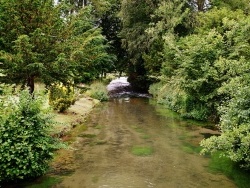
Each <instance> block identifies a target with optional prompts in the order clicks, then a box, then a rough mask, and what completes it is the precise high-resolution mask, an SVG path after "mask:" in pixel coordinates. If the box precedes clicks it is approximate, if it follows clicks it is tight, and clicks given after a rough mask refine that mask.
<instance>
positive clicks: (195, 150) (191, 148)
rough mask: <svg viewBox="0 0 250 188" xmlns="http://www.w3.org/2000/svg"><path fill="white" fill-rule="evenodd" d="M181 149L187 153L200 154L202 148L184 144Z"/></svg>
mask: <svg viewBox="0 0 250 188" xmlns="http://www.w3.org/2000/svg"><path fill="white" fill-rule="evenodd" d="M181 149H182V150H183V151H184V152H186V153H190V154H194V153H200V151H201V149H202V147H201V146H194V145H192V144H190V143H184V144H183V145H182V147H181Z"/></svg>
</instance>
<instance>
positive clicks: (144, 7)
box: [119, 0, 158, 90]
mask: <svg viewBox="0 0 250 188" xmlns="http://www.w3.org/2000/svg"><path fill="white" fill-rule="evenodd" d="M157 4H158V1H153V0H152V1H142V0H140V1H135V0H129V1H125V0H124V1H122V4H121V11H120V13H119V17H120V18H121V20H122V30H121V32H120V37H121V39H122V46H123V48H124V49H126V51H127V55H128V72H129V81H130V82H132V83H131V84H132V86H135V87H137V89H144V90H145V88H147V87H148V84H149V79H148V75H147V71H146V69H145V66H144V60H143V57H142V56H143V54H144V53H146V52H147V37H146V33H145V30H146V29H147V28H148V25H149V23H150V21H151V18H150V15H151V14H152V13H153V11H154V9H155V8H156V7H157Z"/></svg>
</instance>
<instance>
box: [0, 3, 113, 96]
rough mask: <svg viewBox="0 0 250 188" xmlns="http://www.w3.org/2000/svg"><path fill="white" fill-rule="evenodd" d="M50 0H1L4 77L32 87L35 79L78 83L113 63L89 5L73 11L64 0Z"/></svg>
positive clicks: (0, 43)
mask: <svg viewBox="0 0 250 188" xmlns="http://www.w3.org/2000/svg"><path fill="white" fill-rule="evenodd" d="M53 2H54V1H52V0H45V1H44V0H34V1H32V2H30V1H29V0H24V1H22V2H20V1H17V0H13V1H7V0H0V5H1V6H0V20H1V22H0V56H1V58H0V62H1V63H0V66H1V67H0V68H1V72H2V76H1V77H0V78H1V80H2V82H11V83H16V84H22V85H28V86H29V87H30V89H31V90H30V91H31V92H33V90H34V81H35V79H40V80H41V81H43V82H44V83H45V85H46V86H49V85H51V84H53V83H56V82H61V83H64V84H66V83H67V82H69V81H72V82H74V83H79V82H86V81H91V80H93V79H95V78H98V77H99V75H101V74H104V73H106V72H108V71H110V70H111V69H112V68H113V61H114V60H115V59H116V58H115V56H114V54H113V55H110V54H108V53H107V49H108V48H109V45H108V44H107V41H106V39H105V37H104V36H103V35H102V31H101V29H100V28H98V27H96V24H95V21H96V20H95V17H94V16H93V11H92V10H93V9H92V8H91V6H86V7H84V8H83V7H81V8H80V9H79V10H78V11H77V13H76V12H75V13H74V14H72V13H73V12H72V10H73V9H72V7H71V5H70V4H68V3H69V2H68V1H61V2H60V3H59V4H58V5H57V6H54V5H53ZM78 8H79V7H78ZM17 28H18V29H17Z"/></svg>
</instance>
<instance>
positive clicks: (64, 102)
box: [49, 85, 76, 112]
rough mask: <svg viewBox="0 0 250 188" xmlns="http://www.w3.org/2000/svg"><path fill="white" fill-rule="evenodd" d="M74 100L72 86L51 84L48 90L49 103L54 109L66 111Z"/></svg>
mask: <svg viewBox="0 0 250 188" xmlns="http://www.w3.org/2000/svg"><path fill="white" fill-rule="evenodd" d="M75 101H76V97H75V95H74V91H73V88H70V87H64V86H62V85H52V86H51V87H50V90H49V104H50V105H51V106H52V107H53V109H54V110H57V111H59V112H64V111H66V110H67V109H68V108H69V107H70V106H71V105H73V104H74V103H75Z"/></svg>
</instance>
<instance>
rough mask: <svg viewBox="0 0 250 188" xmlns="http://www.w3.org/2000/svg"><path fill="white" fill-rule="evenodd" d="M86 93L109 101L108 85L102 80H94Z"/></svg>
mask: <svg viewBox="0 0 250 188" xmlns="http://www.w3.org/2000/svg"><path fill="white" fill-rule="evenodd" d="M86 94H87V95H89V96H90V97H92V98H94V99H98V100H100V101H107V100H108V99H109V97H108V90H107V88H106V85H105V84H104V83H103V82H100V81H95V82H93V83H92V84H91V85H90V89H89V90H88V91H87V92H86Z"/></svg>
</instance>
